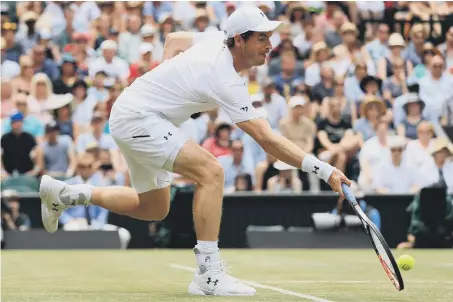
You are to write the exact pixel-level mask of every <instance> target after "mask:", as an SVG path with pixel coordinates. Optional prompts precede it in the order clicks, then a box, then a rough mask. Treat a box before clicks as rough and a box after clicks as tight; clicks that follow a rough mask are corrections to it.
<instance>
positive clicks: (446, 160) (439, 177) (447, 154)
mask: <svg viewBox="0 0 453 302" xmlns="http://www.w3.org/2000/svg"><path fill="white" fill-rule="evenodd" d="M428 151H429V153H430V154H431V156H432V157H433V159H434V162H431V163H432V164H431V165H430V166H428V165H427V166H425V168H426V170H425V171H423V172H424V178H425V181H426V184H425V185H437V186H440V187H446V188H447V192H448V194H450V195H453V144H452V143H450V142H449V141H448V139H445V138H437V139H435V140H434V142H433V143H432V144H431V146H430V149H429V150H428ZM433 163H434V165H433ZM452 197H453V196H452Z"/></svg>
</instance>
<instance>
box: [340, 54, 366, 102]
mask: <svg viewBox="0 0 453 302" xmlns="http://www.w3.org/2000/svg"><path fill="white" fill-rule="evenodd" d="M354 70H355V71H354V75H353V76H350V77H348V78H346V80H345V81H344V94H345V96H346V99H347V100H350V101H353V102H354V103H355V104H357V103H359V102H360V101H361V100H362V99H363V97H364V96H365V93H364V92H363V90H362V88H360V83H361V82H362V80H363V79H364V78H365V77H366V76H367V67H366V64H365V62H364V61H357V62H356V63H355V66H354Z"/></svg>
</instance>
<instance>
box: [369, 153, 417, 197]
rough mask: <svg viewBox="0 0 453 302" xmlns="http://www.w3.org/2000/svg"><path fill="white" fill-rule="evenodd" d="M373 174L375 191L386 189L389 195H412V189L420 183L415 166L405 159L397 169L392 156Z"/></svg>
mask: <svg viewBox="0 0 453 302" xmlns="http://www.w3.org/2000/svg"><path fill="white" fill-rule="evenodd" d="M373 172H374V173H375V175H374V176H373V187H374V189H378V188H385V189H387V190H388V193H389V194H407V193H410V190H411V188H412V187H414V186H416V185H418V184H419V181H420V179H419V177H418V176H417V168H416V167H415V165H413V164H411V163H410V162H409V160H406V159H404V158H403V160H402V162H401V164H400V165H399V166H398V167H396V166H395V165H394V164H393V162H392V159H391V156H390V155H389V156H388V157H387V158H386V159H385V160H384V162H383V163H382V165H380V166H378V167H377V168H376V169H375V170H374V171H373Z"/></svg>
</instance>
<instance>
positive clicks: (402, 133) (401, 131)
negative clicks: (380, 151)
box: [396, 124, 406, 137]
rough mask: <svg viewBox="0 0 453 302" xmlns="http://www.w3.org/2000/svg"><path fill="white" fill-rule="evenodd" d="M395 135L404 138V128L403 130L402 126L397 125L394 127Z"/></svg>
mask: <svg viewBox="0 0 453 302" xmlns="http://www.w3.org/2000/svg"><path fill="white" fill-rule="evenodd" d="M396 134H398V135H399V136H401V137H406V128H404V125H403V124H399V125H398V126H397V127H396Z"/></svg>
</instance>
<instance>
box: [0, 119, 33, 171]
mask: <svg viewBox="0 0 453 302" xmlns="http://www.w3.org/2000/svg"><path fill="white" fill-rule="evenodd" d="M10 121H11V132H8V133H6V134H4V135H3V136H2V139H1V144H2V174H4V176H7V177H10V176H11V175H13V176H14V175H15V174H25V175H29V176H36V175H38V174H39V172H40V171H41V167H40V165H39V163H37V162H36V163H35V160H36V159H37V158H39V156H38V157H37V155H38V154H39V150H38V148H37V144H36V140H35V138H34V137H33V135H31V134H30V133H27V132H24V131H23V128H22V127H23V121H24V116H23V114H22V113H20V112H17V113H14V114H13V115H11V117H10Z"/></svg>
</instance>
